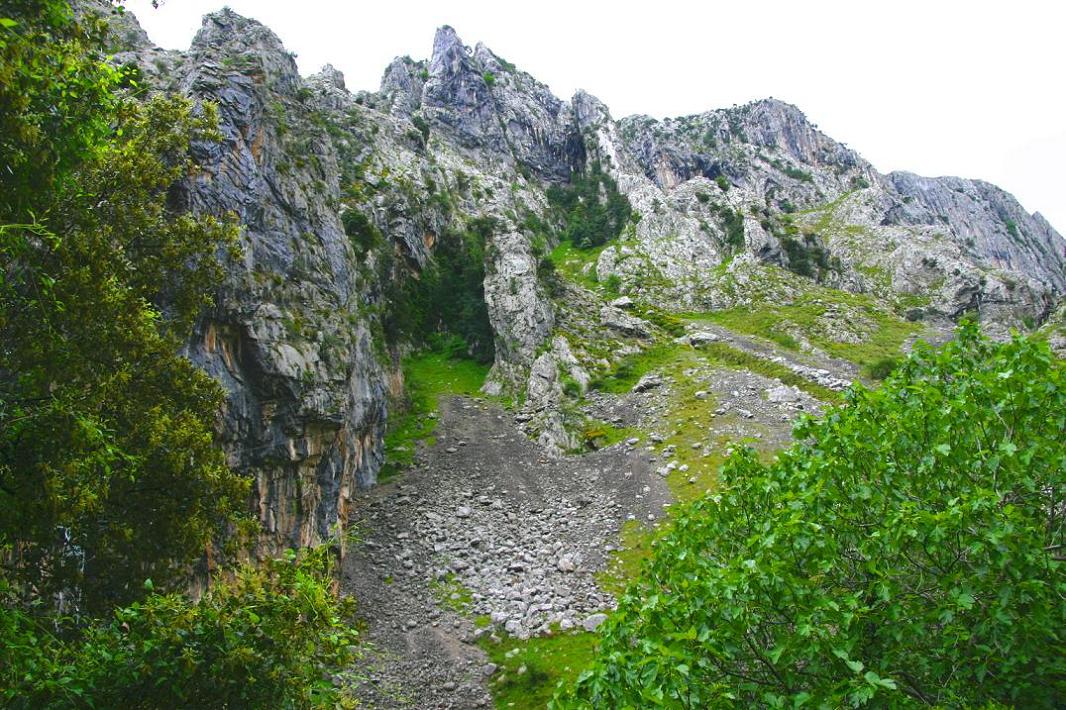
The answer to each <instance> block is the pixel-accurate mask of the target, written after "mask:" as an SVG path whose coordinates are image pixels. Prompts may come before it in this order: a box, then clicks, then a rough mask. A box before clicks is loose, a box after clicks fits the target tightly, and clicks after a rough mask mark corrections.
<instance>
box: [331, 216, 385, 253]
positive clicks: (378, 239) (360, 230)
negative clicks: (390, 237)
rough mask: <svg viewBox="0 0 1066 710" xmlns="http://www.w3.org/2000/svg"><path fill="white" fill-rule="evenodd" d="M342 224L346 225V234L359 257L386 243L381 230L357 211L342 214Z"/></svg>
mask: <svg viewBox="0 0 1066 710" xmlns="http://www.w3.org/2000/svg"><path fill="white" fill-rule="evenodd" d="M341 224H342V225H344V233H345V234H347V235H348V239H349V241H350V242H351V245H352V249H354V250H355V253H356V254H358V255H359V256H364V255H365V254H366V253H367V252H369V251H370V250H371V249H373V248H374V247H376V246H378V245H380V244H382V243H384V237H383V236H382V234H381V230H379V229H378V228H377V227H376V226H375V225H374V223H373V222H371V221H370V219H369V218H368V217H367V216H366V215H365V214H363V213H362V212H360V211H359V210H357V209H354V208H349V209H347V210H345V211H344V212H342V213H341Z"/></svg>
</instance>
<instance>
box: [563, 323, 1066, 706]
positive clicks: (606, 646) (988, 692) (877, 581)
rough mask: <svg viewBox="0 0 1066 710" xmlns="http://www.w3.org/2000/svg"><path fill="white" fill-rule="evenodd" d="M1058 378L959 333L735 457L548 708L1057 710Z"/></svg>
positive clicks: (1030, 353) (1063, 618) (1012, 351)
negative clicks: (775, 448)
mask: <svg viewBox="0 0 1066 710" xmlns="http://www.w3.org/2000/svg"><path fill="white" fill-rule="evenodd" d="M1063 375H1064V368H1063V365H1062V363H1061V362H1058V361H1056V360H1055V358H1054V356H1053V355H1052V354H1051V352H1050V351H1049V349H1048V348H1047V347H1046V345H1043V344H1037V343H1035V342H1033V341H1030V340H1026V339H1022V338H1015V339H1014V340H1013V341H1011V342H1009V343H1005V344H994V343H990V342H988V341H986V340H984V339H983V338H982V337H981V335H980V333H979V331H978V329H977V327H976V326H975V325H973V324H965V325H963V326H962V327H961V328H960V330H959V331H958V332H957V337H956V340H955V341H954V342H952V343H950V344H948V345H946V346H945V347H943V348H942V349H941V350H939V351H936V350H933V349H932V348H930V347H928V346H925V345H924V344H919V345H918V346H917V347H916V349H915V352H914V354H913V355H912V356H911V357H910V358H909V359H908V360H907V361H906V362H905V363H903V364H902V365H901V366H900V367H899V368H898V369H897V370H896V372H895V373H893V374H892V375H891V376H890V377H889V378H888V380H887V381H886V383H885V385H884V386H883V387H882V388H880V389H878V390H873V391H867V390H863V389H858V390H855V391H854V392H853V393H852V394H851V395H849V399H848V406H847V407H846V408H843V409H838V410H835V411H832V412H830V413H829V414H828V415H827V416H826V417H825V418H824V419H823V420H821V421H816V420H811V419H807V420H804V421H802V422H801V423H800V424H799V425H798V427H797V430H796V437H797V439H798V441H799V442H801V443H797V444H796V445H794V446H793V447H792V448H791V449H790V450H788V451H787V452H785V453H783V454H782V455H780V456H779V458H778V459H777V460H776V461H774V462H772V463H769V464H763V463H760V462H759V460H758V459H757V458H756V457H755V456H754V454H753V453H752V452H750V451H746V450H745V451H741V452H738V453H736V454H735V455H734V456H732V457H730V459H729V460H728V462H727V463H726V465H725V466H724V468H723V469H722V472H721V486H720V489H719V492H718V494H716V495H713V496H706V497H704V498H701V499H699V500H697V501H695V502H694V503H692V504H690V505H688V506H685V507H683V508H682V509H681V510H680V512H679V513H678V515H677V517H676V519H675V521H674V524H673V526H672V527H671V528H670V529H669V530H668V531H667V532H666V533H665V534H664V535H662V536H661V537H660V538H659V539H658V540H657V544H656V546H655V552H654V556H653V560H652V562H651V564H650V566H649V567H648V568H647V569H646V571H645V573H644V574H643V575H642V577H641V579H640V580H639V581H638V582H636V583H635V584H634V585H632V586H631V587H630V588H629V589H628V590H627V592H626V593H625V594H624V595H623V596H622V598H621V600H620V603H619V609H618V611H617V612H616V613H615V614H614V615H613V617H612V618H611V619H610V620H609V621H608V622H607V624H606V627H605V632H604V634H603V637H602V641H601V648H600V651H599V655H598V660H597V662H596V663H595V665H594V666H593V667H592V668H591V669H590V670H589V671H587V672H585V673H583V674H582V675H581V676H580V677H579V678H578V680H577V681H576V682H575V683H574V684H572V685H571V686H570V687H569V688H568V689H567V690H565V691H560V693H559V695H558V696H557V697H556V699H555V702H554V705H555V707H597V708H598V707H617V708H624V707H629V708H634V707H649V706H665V707H693V708H694V707H712V708H713V707H800V706H810V707H845V706H864V705H869V706H875V707H909V706H927V705H928V706H939V707H989V706H1013V707H1026V708H1040V707H1046V708H1051V707H1061V706H1062V704H1063V703H1064V702H1066V656H1064V655H1063V654H1062V647H1063V643H1064V639H1063V636H1062V633H1063V632H1062V630H1063V628H1066V605H1063V603H1062V599H1063V595H1064V594H1066V568H1064V562H1066V559H1064V555H1063V549H1064V545H1066V540H1064V533H1066V521H1064V519H1063V516H1062V514H1061V506H1062V500H1064V497H1066V450H1064V449H1063V446H1062V440H1063V436H1064V434H1066V387H1064V384H1066V382H1064V379H1063Z"/></svg>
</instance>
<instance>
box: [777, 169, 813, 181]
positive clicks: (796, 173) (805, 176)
mask: <svg viewBox="0 0 1066 710" xmlns="http://www.w3.org/2000/svg"><path fill="white" fill-rule="evenodd" d="M781 172H783V173H784V174H785V175H788V176H789V177H790V178H792V179H793V180H799V181H801V182H814V177H813V176H811V174H810V173H808V172H806V171H805V170H800V169H799V168H794V167H792V166H790V165H789V166H786V167H785V168H783V169H782V171H781Z"/></svg>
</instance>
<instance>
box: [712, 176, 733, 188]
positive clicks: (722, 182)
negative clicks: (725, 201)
mask: <svg viewBox="0 0 1066 710" xmlns="http://www.w3.org/2000/svg"><path fill="white" fill-rule="evenodd" d="M714 182H715V183H716V184H717V185H718V189H719V190H721V191H722V192H729V188H731V187H733V186H732V185H731V184H730V182H729V180H727V179H726V177H725V175H719V176H718V177H716V178H715V179H714Z"/></svg>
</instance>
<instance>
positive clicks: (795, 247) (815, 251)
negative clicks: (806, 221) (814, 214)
mask: <svg viewBox="0 0 1066 710" xmlns="http://www.w3.org/2000/svg"><path fill="white" fill-rule="evenodd" d="M781 246H782V248H784V250H785V255H786V256H787V257H788V263H787V264H786V266H787V267H788V270H789V271H791V272H793V273H796V274H799V275H800V276H806V277H807V278H811V279H814V280H816V281H821V280H822V278H824V276H825V274H826V272H828V271H829V270H830V269H831V268H832V267H833V266H834V263H833V261H832V259H831V258H830V255H829V250H827V249H826V248H825V247H823V246H822V243H821V242H820V241H819V240H818V237H816V236H815V235H813V234H804V235H803V236H802V237H800V238H796V237H793V236H788V235H786V236H783V237H781Z"/></svg>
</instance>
